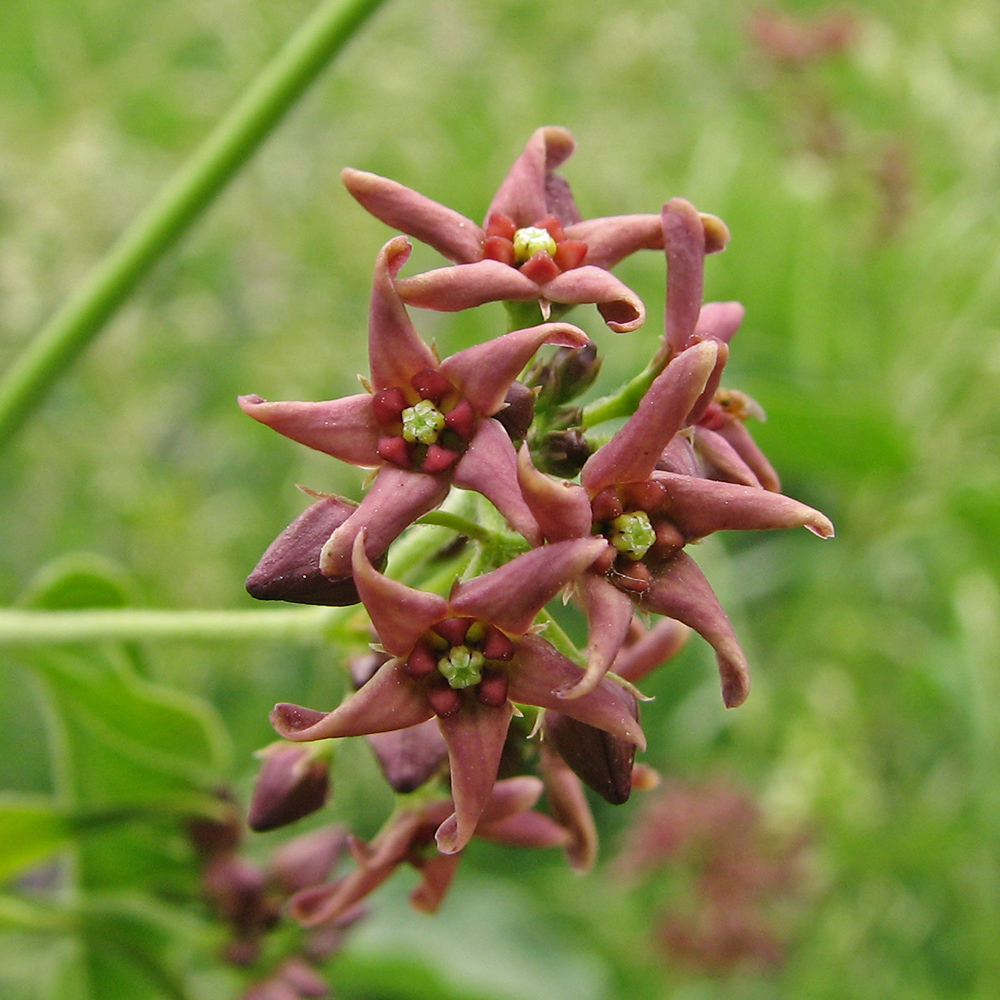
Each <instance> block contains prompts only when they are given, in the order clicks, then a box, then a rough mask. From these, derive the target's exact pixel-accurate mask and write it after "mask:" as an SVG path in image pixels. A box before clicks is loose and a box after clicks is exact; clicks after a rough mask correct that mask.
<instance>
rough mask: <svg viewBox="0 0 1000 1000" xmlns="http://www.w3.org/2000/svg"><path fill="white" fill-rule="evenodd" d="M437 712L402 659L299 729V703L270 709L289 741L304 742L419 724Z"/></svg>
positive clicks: (279, 730)
mask: <svg viewBox="0 0 1000 1000" xmlns="http://www.w3.org/2000/svg"><path fill="white" fill-rule="evenodd" d="M433 714H434V712H433V710H432V709H431V707H430V705H429V704H428V702H427V699H426V698H425V697H424V696H423V693H422V692H421V690H420V688H419V687H418V686H417V684H416V682H415V681H412V680H411V679H410V678H409V677H407V676H406V674H404V673H403V671H402V670H401V669H400V661H399V660H389V661H388V662H386V663H384V664H383V665H382V666H381V667H380V668H379V669H378V671H377V673H376V674H375V676H374V677H372V679H371V680H370V681H369V682H368V683H367V684H365V685H364V687H362V688H359V689H358V690H357V691H355V692H354V694H352V695H351V696H350V697H349V698H348V699H347V701H345V702H343V703H342V704H340V705H338V706H337V707H336V708H335V709H334V710H333V711H332V712H327V714H326V715H324V716H323V717H322V718H321V719H320V720H319V721H318V722H312V724H311V725H307V726H306V727H305V728H298V726H299V725H300V723H301V721H307V722H309V721H311V715H312V713H310V715H309V716H307V718H306V719H305V720H302V719H301V715H302V713H301V710H300V709H299V708H298V706H297V705H287V704H278V705H275V706H274V711H272V712H271V725H272V726H274V728H275V729H276V730H277V731H278V733H280V734H281V735H282V736H283V737H284V738H285V739H286V740H292V741H294V742H296V743H305V742H308V741H310V740H325V739H331V738H333V737H336V736H366V735H368V734H369V733H386V732H391V731H392V730H395V729H406V728H407V727H409V726H417V725H419V724H420V723H421V722H423V721H425V720H426V719H429V718H430V717H431V716H432V715H433Z"/></svg>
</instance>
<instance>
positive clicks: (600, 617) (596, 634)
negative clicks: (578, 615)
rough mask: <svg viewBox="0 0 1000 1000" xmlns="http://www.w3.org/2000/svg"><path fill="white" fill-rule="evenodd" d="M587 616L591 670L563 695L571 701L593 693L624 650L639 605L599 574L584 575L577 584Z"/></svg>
mask: <svg viewBox="0 0 1000 1000" xmlns="http://www.w3.org/2000/svg"><path fill="white" fill-rule="evenodd" d="M577 592H578V593H579V595H580V598H581V603H582V604H583V609H584V612H585V613H586V615H587V669H586V671H585V672H584V675H583V677H581V678H580V680H579V681H578V682H577V683H576V685H574V686H573V687H572V688H570V689H569V690H568V691H564V692H563V697H564V698H567V699H570V700H572V699H574V698H579V697H581V696H582V695H585V694H587V693H588V692H589V691H593V690H594V688H595V687H597V685H598V684H600V682H601V678H602V677H604V675H605V674H606V673H607V672H608V669H609V668H610V666H611V662H612V660H614V658H615V656H617V654H618V651H619V650H620V649H621V648H622V643H623V642H624V641H625V636H626V635H627V634H628V627H629V624H630V623H631V621H632V613H633V611H634V609H635V605H633V603H632V598H631V597H629V596H628V594H626V593H624V592H623V591H621V590H619V589H618V588H617V587H614V586H612V585H611V584H610V583H608V581H607V580H606V579H605V578H604V577H603V576H600V575H598V574H596V573H584V574H583V576H581V577H580V580H579V582H578V584H577Z"/></svg>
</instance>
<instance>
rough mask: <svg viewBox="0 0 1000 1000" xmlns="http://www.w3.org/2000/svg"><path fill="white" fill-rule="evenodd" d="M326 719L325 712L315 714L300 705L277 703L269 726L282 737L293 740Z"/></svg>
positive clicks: (313, 711) (310, 709)
mask: <svg viewBox="0 0 1000 1000" xmlns="http://www.w3.org/2000/svg"><path fill="white" fill-rule="evenodd" d="M324 718H326V713H325V712H317V711H315V710H314V709H312V708H303V707H302V706H301V705H291V704H289V703H288V702H279V703H278V704H277V705H275V706H274V708H273V709H272V711H271V725H272V726H274V728H275V729H276V730H277V731H278V732H279V733H280V734H281V735H282V736H284V737H286V738H287V739H290V740H294V739H295V736H296V734H297V733H301V732H303V731H304V730H306V729H309V728H311V727H312V726H314V725H316V723H317V722H319V721H320V720H321V719H324Z"/></svg>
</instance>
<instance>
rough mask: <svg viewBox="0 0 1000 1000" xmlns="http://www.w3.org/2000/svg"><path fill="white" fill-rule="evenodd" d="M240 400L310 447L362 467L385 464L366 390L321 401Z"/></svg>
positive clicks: (255, 414)
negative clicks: (380, 454)
mask: <svg viewBox="0 0 1000 1000" xmlns="http://www.w3.org/2000/svg"><path fill="white" fill-rule="evenodd" d="M239 404H240V407H241V408H242V410H243V412H244V413H246V414H247V415H248V416H251V417H253V418H254V420H258V421H260V423H262V424H266V425H267V426H268V427H270V428H271V429H272V430H276V431H277V432H278V433H279V434H284V436H285V437H287V438H291V439H292V440H293V441H298V443H299V444H304V445H305V446H306V447H307V448H315V449H316V451H322V452H324V453H325V454H327V455H332V456H333V457H334V458H339V459H340V460H341V461H342V462H349V463H350V464H351V465H360V466H362V467H363V468H373V467H375V466H378V465H381V464H382V459H381V458H379V456H378V452H377V451H376V450H375V449H376V446H377V445H378V436H379V427H378V424H377V423H376V422H375V416H374V413H373V412H372V397H371V396H369V395H368V394H367V393H359V394H358V395H357V396H345V397H344V398H342V399H330V400H327V401H326V402H322V403H302V402H297V401H294V400H289V401H285V402H273V403H270V402H268V401H267V400H265V399H262V398H261V397H260V396H240V397H239Z"/></svg>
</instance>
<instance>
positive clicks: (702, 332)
mask: <svg viewBox="0 0 1000 1000" xmlns="http://www.w3.org/2000/svg"><path fill="white" fill-rule="evenodd" d="M745 315H746V309H745V308H744V307H743V305H742V304H741V303H739V302H706V303H705V304H704V305H703V306H702V307H701V312H700V313H699V314H698V322H697V323H696V324H695V328H694V336H695V339H696V340H717V341H719V343H720V344H728V343H729V342H730V341H731V340H732V339H733V336H734V335H735V334H736V331H737V330H738V329H739V328H740V324H741V323H742V322H743V317H744V316H745Z"/></svg>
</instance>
